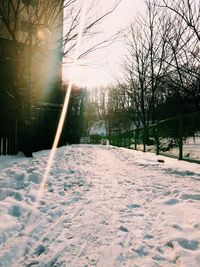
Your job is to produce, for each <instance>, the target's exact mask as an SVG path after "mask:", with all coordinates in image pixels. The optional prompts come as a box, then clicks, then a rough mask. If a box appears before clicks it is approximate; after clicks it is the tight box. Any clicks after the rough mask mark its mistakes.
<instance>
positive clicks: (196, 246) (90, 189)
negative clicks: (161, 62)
mask: <svg viewBox="0 0 200 267" xmlns="http://www.w3.org/2000/svg"><path fill="white" fill-rule="evenodd" d="M47 156H48V151H43V152H38V153H35V154H34V158H33V159H25V158H24V159H17V158H16V161H14V160H13V159H12V162H11V165H10V166H9V163H7V164H6V165H5V164H4V165H2V168H1V170H0V266H3V267H5V266H6V267H7V266H17V267H18V266H20V267H21V266H27V267H28V266H42V267H49V266H55V267H57V266H66V267H86V266H88V267H89V266H99V267H112V266H116V267H118V266H129V267H137V266H138V267H139V266H140V267H141V266H144V267H154V266H155V267H157V266H160V267H165V266H166V267H170V266H187V267H188V266H189V267H198V266H200V165H197V164H191V163H186V162H179V161H177V160H175V159H169V158H164V157H160V156H159V157H157V156H155V155H153V154H150V153H146V154H144V153H142V152H137V151H130V150H126V149H120V148H113V147H110V146H91V145H85V146H84V145H82V146H68V147H62V148H59V149H58V153H57V155H56V159H55V162H54V165H53V167H52V169H51V171H50V175H49V180H48V185H47V186H45V188H44V194H43V198H42V200H41V201H40V204H39V209H38V211H37V212H36V213H35V215H34V217H33V218H31V219H30V218H29V219H28V220H27V217H28V214H29V211H30V210H31V208H32V207H33V204H34V202H35V200H36V199H37V190H38V188H39V183H40V181H41V176H42V174H43V171H44V168H45V166H46V163H47ZM158 158H159V159H164V161H165V162H164V163H160V162H158V161H157V159H158ZM0 165H1V163H0ZM27 221H28V224H27Z"/></svg>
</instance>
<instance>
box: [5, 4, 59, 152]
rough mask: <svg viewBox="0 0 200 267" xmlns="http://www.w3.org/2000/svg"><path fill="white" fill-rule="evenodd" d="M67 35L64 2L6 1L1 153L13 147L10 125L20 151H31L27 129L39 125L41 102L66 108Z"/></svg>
mask: <svg viewBox="0 0 200 267" xmlns="http://www.w3.org/2000/svg"><path fill="white" fill-rule="evenodd" d="M62 33H63V7H62V0H51V1H50V0H8V1H1V3H0V69H1V71H0V99H1V105H0V140H1V141H0V154H2V153H3V154H5V151H6V153H9V143H10V142H11V141H9V138H8V137H6V135H7V136H8V134H6V129H5V127H4V126H3V125H5V121H6V122H9V121H10V123H11V124H15V127H14V128H15V131H16V130H17V131H18V132H17V135H18V136H17V141H16V144H15V145H14V147H15V149H16V150H19V149H20V150H26V147H23V146H24V144H25V143H26V142H24V139H26V129H25V128H26V127H27V125H30V124H32V125H34V124H35V123H36V121H35V120H36V119H37V110H38V103H44V102H45V103H47V102H48V103H51V104H55V105H59V104H61V102H62V91H61V83H62V76H61V73H62V72H61V65H62ZM36 106H37V109H35V107H36ZM46 112H47V111H46ZM16 121H17V126H16ZM7 124H9V123H7ZM7 128H8V127H7ZM11 128H12V127H11ZM16 128H17V129H16ZM37 128H38V127H37ZM19 129H20V130H19ZM50 131H51V129H50ZM9 132H10V130H9ZM15 135H16V133H15ZM24 135H25V136H24ZM34 135H35V134H34ZM5 139H6V140H7V141H5ZM21 140H23V142H22V141H21ZM25 146H26V145H25ZM17 147H18V148H17ZM33 150H35V149H34V147H33Z"/></svg>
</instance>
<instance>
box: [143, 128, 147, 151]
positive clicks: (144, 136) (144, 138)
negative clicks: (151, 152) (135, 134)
mask: <svg viewBox="0 0 200 267" xmlns="http://www.w3.org/2000/svg"><path fill="white" fill-rule="evenodd" d="M146 130H147V129H146V127H144V128H143V129H142V134H143V152H146Z"/></svg>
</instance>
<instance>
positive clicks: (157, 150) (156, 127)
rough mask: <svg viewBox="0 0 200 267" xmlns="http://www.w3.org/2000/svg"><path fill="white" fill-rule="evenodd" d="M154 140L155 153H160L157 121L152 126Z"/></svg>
mask: <svg viewBox="0 0 200 267" xmlns="http://www.w3.org/2000/svg"><path fill="white" fill-rule="evenodd" d="M154 133H155V141H156V155H159V154H160V141H159V123H157V125H156V126H155V128H154Z"/></svg>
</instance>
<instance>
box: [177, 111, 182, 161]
mask: <svg viewBox="0 0 200 267" xmlns="http://www.w3.org/2000/svg"><path fill="white" fill-rule="evenodd" d="M178 120H179V144H178V145H179V157H178V159H179V160H182V159H183V122H182V114H179V116H178Z"/></svg>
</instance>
